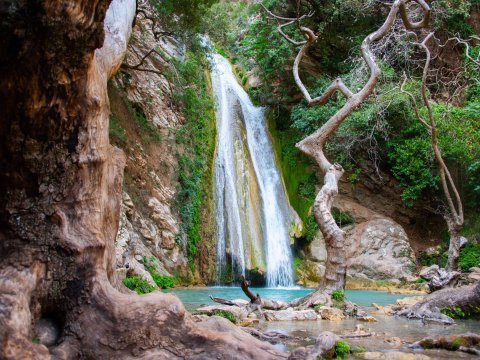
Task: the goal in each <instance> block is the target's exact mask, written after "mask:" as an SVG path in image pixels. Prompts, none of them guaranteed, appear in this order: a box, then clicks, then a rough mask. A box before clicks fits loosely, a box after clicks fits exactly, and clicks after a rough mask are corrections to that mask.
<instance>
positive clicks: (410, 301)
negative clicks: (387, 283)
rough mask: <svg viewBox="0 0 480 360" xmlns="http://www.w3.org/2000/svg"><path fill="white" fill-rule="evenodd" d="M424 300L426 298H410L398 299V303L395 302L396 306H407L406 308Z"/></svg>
mask: <svg viewBox="0 0 480 360" xmlns="http://www.w3.org/2000/svg"><path fill="white" fill-rule="evenodd" d="M423 298H424V297H423V296H410V297H406V298H403V299H398V300H397V301H395V305H398V306H405V307H406V306H412V305H415V304H416V303H417V302H419V301H420V300H423Z"/></svg>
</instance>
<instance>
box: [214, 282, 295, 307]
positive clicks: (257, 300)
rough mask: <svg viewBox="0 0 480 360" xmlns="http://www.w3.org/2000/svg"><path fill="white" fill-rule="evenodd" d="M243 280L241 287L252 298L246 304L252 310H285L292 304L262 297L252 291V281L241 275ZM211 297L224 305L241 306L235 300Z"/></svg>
mask: <svg viewBox="0 0 480 360" xmlns="http://www.w3.org/2000/svg"><path fill="white" fill-rule="evenodd" d="M241 280H242V282H241V283H240V287H241V288H242V290H243V292H244V293H245V295H246V296H247V297H248V298H249V299H250V303H249V304H248V305H246V306H247V307H248V308H249V309H250V310H251V311H250V312H253V311H256V310H258V311H259V312H260V313H261V312H262V309H265V310H284V309H286V308H288V307H289V306H290V304H289V303H287V302H285V301H278V300H270V299H263V298H262V297H260V294H257V295H254V294H253V293H252V292H251V291H250V281H248V280H246V279H245V277H244V276H241ZM210 299H212V300H213V301H215V302H217V303H219V304H223V305H230V306H241V305H239V304H238V303H235V301H232V300H228V299H222V298H218V297H213V296H211V295H210ZM250 312H249V313H250Z"/></svg>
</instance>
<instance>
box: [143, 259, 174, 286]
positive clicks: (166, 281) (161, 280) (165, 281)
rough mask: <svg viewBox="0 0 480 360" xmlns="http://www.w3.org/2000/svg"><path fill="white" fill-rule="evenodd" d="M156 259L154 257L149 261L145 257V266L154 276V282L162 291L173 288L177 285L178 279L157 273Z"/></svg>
mask: <svg viewBox="0 0 480 360" xmlns="http://www.w3.org/2000/svg"><path fill="white" fill-rule="evenodd" d="M154 262H155V257H154V256H152V257H151V258H150V259H148V260H147V257H146V256H144V257H143V266H144V267H145V269H146V270H148V272H149V273H150V275H152V279H153V281H155V284H157V286H158V287H159V288H160V289H167V288H171V287H173V286H174V285H175V282H176V279H175V277H173V276H164V275H160V274H159V273H157V267H156V266H155V263H154Z"/></svg>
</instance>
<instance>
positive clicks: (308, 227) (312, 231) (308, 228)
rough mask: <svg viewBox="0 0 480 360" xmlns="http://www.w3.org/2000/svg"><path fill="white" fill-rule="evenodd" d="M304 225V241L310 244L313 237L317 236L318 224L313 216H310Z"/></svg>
mask: <svg viewBox="0 0 480 360" xmlns="http://www.w3.org/2000/svg"><path fill="white" fill-rule="evenodd" d="M304 225H305V235H304V237H305V241H306V242H307V243H308V244H310V243H311V242H312V241H313V240H314V239H315V236H316V235H317V231H318V224H317V220H315V216H314V215H313V214H311V215H310V216H309V217H308V218H307V222H306V223H305V224H304Z"/></svg>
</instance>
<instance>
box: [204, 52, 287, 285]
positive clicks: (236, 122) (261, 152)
mask: <svg viewBox="0 0 480 360" xmlns="http://www.w3.org/2000/svg"><path fill="white" fill-rule="evenodd" d="M211 64H212V85H213V91H214V94H215V101H216V105H217V151H216V157H215V198H216V202H215V206H216V223H217V269H218V276H219V279H222V276H223V275H224V274H225V273H226V272H227V271H228V267H229V266H230V267H231V268H230V269H229V270H230V271H232V273H233V274H243V275H245V271H246V270H247V269H254V268H258V269H262V270H264V271H266V278H267V285H268V286H269V287H275V286H292V285H293V272H292V255H291V250H290V246H289V243H290V237H289V234H288V227H289V225H290V224H291V223H292V221H293V214H292V210H291V208H290V206H289V204H288V200H287V196H286V194H285V189H284V186H283V183H282V179H281V176H280V172H279V170H278V168H277V165H276V163H275V155H274V151H273V146H272V143H271V139H270V137H269V133H268V131H267V126H266V119H265V114H264V109H263V108H260V107H255V106H254V105H253V103H252V102H251V100H250V98H249V96H248V94H247V93H246V92H245V91H244V89H243V88H242V87H241V86H240V85H239V84H238V82H237V79H236V78H235V75H234V74H233V70H232V67H231V65H230V63H229V62H228V60H227V59H225V58H224V57H222V56H221V55H218V54H214V55H212V58H211ZM227 254H228V255H229V256H227ZM229 260H230V261H229Z"/></svg>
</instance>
